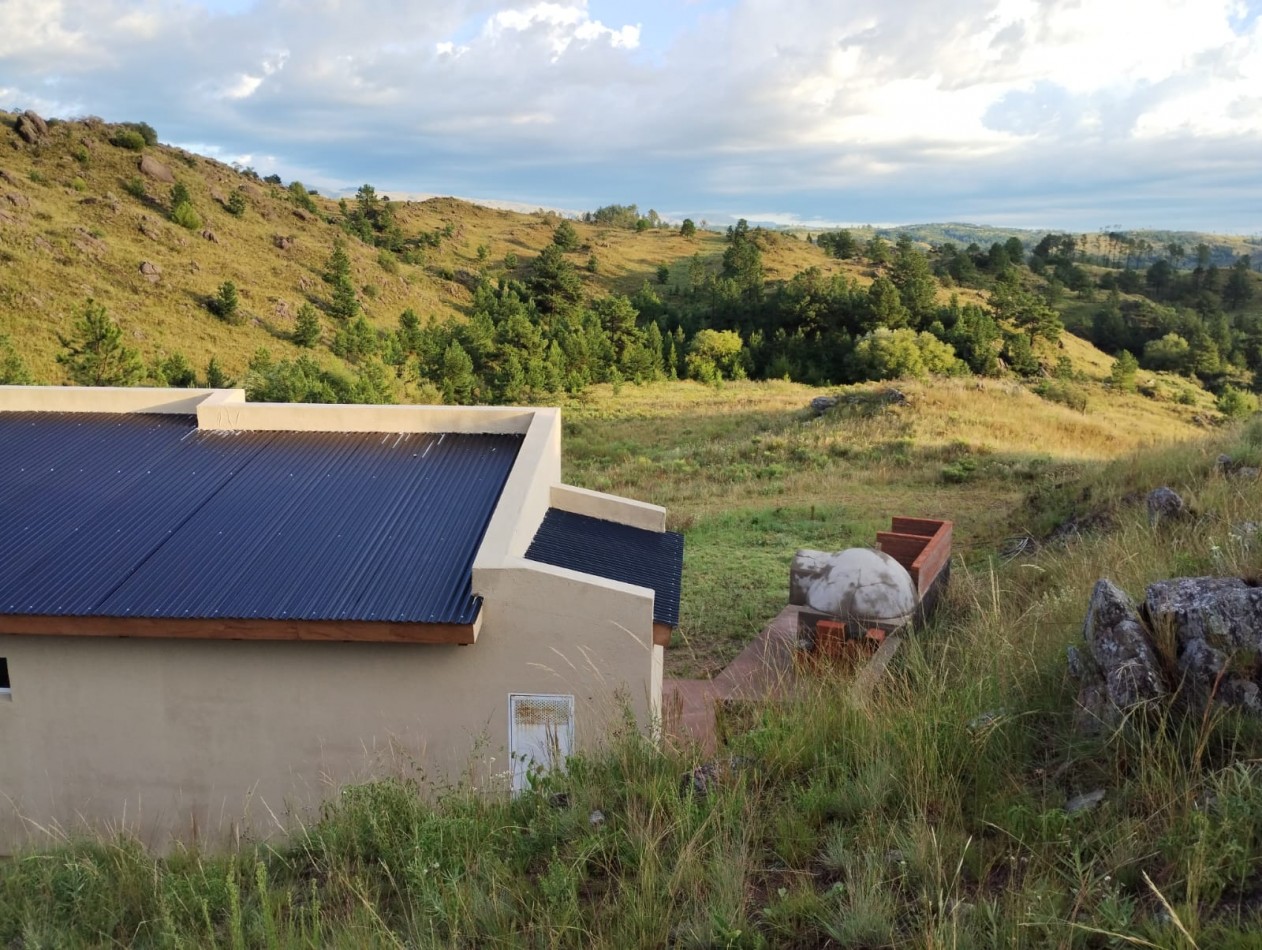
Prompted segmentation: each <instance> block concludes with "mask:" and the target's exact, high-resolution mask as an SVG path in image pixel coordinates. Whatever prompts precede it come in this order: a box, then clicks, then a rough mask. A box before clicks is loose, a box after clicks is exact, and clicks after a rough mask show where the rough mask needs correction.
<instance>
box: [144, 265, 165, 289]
mask: <svg viewBox="0 0 1262 950" xmlns="http://www.w3.org/2000/svg"><path fill="white" fill-rule="evenodd" d="M140 276H142V277H143V278H144V279H145V280H147V281H149V283H151V284H156V283H157V282H158V281H159V280H161V279H162V268H161V267H159V266H158V265H157V264H155V263H153V261H141V262H140Z"/></svg>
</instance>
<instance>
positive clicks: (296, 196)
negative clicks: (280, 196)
mask: <svg viewBox="0 0 1262 950" xmlns="http://www.w3.org/2000/svg"><path fill="white" fill-rule="evenodd" d="M289 197H290V198H292V199H293V202H294V204H296V205H297V206H298V207H299V208H305V209H306V210H307V211H310V212H313V213H314V212H315V210H316V205H315V202H314V201H312V200H311V195H310V193H309V192H308V191H307V186H306V185H304V184H303V183H302V182H300V181H297V180H294V181H291V182H290V183H289Z"/></svg>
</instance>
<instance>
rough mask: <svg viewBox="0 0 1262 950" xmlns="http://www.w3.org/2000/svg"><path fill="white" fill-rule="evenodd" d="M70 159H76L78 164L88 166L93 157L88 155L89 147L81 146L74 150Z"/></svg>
mask: <svg viewBox="0 0 1262 950" xmlns="http://www.w3.org/2000/svg"><path fill="white" fill-rule="evenodd" d="M70 157H71V158H73V159H74V160H75V161H76V162H78V163H79V164H80V165H86V164H87V163H88V159H89V158H90V157H91V156H90V155H89V154H88V148H87V146H86V145H80V146H78V147H76V148H75V149H74V150H73V151H72V152H71V153H70Z"/></svg>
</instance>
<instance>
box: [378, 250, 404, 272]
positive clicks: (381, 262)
mask: <svg viewBox="0 0 1262 950" xmlns="http://www.w3.org/2000/svg"><path fill="white" fill-rule="evenodd" d="M377 264H378V266H379V267H380V268H381V269H382V270H383V271H385V272H386V273H387V274H397V273H398V272H399V259H398V258H397V257H395V256H394V255H393V254H391V253H390V252H389V251H388V250H386V249H385V248H384V247H383V248H382V249H381V250H380V251H378V252H377Z"/></svg>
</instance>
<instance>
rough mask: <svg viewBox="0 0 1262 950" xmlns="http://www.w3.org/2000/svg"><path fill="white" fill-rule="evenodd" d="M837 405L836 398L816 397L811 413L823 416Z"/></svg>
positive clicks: (812, 402) (812, 403)
mask: <svg viewBox="0 0 1262 950" xmlns="http://www.w3.org/2000/svg"><path fill="white" fill-rule="evenodd" d="M835 405H837V397H836V396H816V397H815V398H814V399H812V400H811V412H813V413H815V415H817V416H822V415H823V414H824V413H826V412H827V411H828V410H829V409H831V408H832V407H833V406H835Z"/></svg>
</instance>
